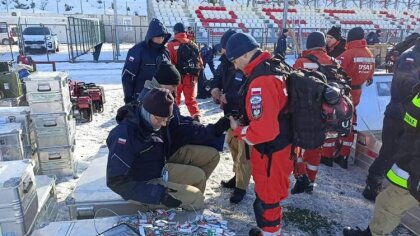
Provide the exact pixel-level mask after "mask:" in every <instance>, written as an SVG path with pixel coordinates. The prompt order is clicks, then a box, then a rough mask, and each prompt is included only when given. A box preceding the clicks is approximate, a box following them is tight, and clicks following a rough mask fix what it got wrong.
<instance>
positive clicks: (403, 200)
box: [369, 184, 419, 236]
mask: <svg viewBox="0 0 420 236" xmlns="http://www.w3.org/2000/svg"><path fill="white" fill-rule="evenodd" d="M417 205H419V202H418V201H417V200H416V199H415V198H414V197H413V196H412V195H411V194H410V192H408V190H406V189H403V188H400V187H398V186H395V185H393V184H391V185H389V186H388V187H387V188H386V189H385V190H383V191H382V192H381V193H380V194H379V195H378V196H377V197H376V201H375V210H374V213H373V218H372V220H371V221H370V223H369V228H370V231H371V233H372V235H373V236H383V235H389V234H390V233H391V232H392V231H393V230H394V229H395V227H397V226H398V224H399V223H400V221H401V218H402V217H403V216H404V214H405V213H406V212H407V211H408V210H410V209H411V208H413V207H415V206H417Z"/></svg>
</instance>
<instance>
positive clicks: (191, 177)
mask: <svg viewBox="0 0 420 236" xmlns="http://www.w3.org/2000/svg"><path fill="white" fill-rule="evenodd" d="M173 103H174V97H173V96H172V94H171V92H170V91H169V90H167V89H163V88H159V89H152V90H151V91H150V92H148V93H147V94H146V96H145V97H144V100H143V103H142V104H138V103H131V104H128V105H125V106H123V107H122V108H120V109H119V110H118V114H117V117H116V120H117V122H118V125H117V126H116V127H115V128H114V129H113V130H112V131H111V132H110V133H109V136H108V138H107V140H106V143H107V146H108V149H109V156H108V163H107V174H106V177H107V186H108V187H109V188H110V189H111V190H112V191H114V192H115V193H117V194H119V195H120V196H121V197H122V198H124V199H125V200H130V201H133V202H135V203H138V204H144V205H146V206H148V207H149V209H155V208H174V207H182V208H184V209H188V210H191V209H202V208H203V207H204V196H203V191H204V188H203V187H204V186H205V181H206V178H205V177H206V176H205V174H204V171H203V170H201V169H199V168H197V167H195V166H191V165H183V164H175V163H167V159H166V157H167V155H166V150H167V148H166V147H167V143H166V142H165V141H164V136H165V134H166V133H165V132H162V131H161V128H162V127H165V126H166V125H167V124H168V123H169V121H170V119H171V117H172V116H173V113H172V110H173ZM180 173H182V174H180Z"/></svg>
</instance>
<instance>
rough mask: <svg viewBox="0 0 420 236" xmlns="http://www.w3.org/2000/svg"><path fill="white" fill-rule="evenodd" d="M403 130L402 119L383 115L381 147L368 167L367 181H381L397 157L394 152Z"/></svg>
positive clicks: (396, 149)
mask: <svg viewBox="0 0 420 236" xmlns="http://www.w3.org/2000/svg"><path fill="white" fill-rule="evenodd" d="M403 131H404V125H403V120H398V119H394V118H390V117H386V116H385V118H384V121H383V126H382V147H381V150H380V151H379V155H378V157H377V158H376V159H375V161H374V162H373V163H372V165H371V166H370V167H369V174H368V177H367V180H366V181H367V183H372V182H373V183H382V180H383V178H384V176H385V174H386V172H387V171H388V170H389V169H391V167H392V165H393V164H394V163H395V162H396V161H397V159H398V155H395V154H396V153H397V151H398V145H399V142H400V138H401V136H402V134H403Z"/></svg>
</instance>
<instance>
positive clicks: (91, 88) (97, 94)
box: [86, 83, 105, 113]
mask: <svg viewBox="0 0 420 236" xmlns="http://www.w3.org/2000/svg"><path fill="white" fill-rule="evenodd" d="M86 90H87V93H88V94H89V97H90V98H92V103H93V109H94V111H95V112H98V113H102V112H103V111H104V103H105V92H104V88H103V87H102V86H97V85H96V84H94V83H88V84H86Z"/></svg>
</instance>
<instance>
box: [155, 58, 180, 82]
mask: <svg viewBox="0 0 420 236" xmlns="http://www.w3.org/2000/svg"><path fill="white" fill-rule="evenodd" d="M155 79H156V80H157V82H158V83H159V84H163V85H178V84H179V82H180V81H181V75H180V74H179V72H178V70H177V69H176V67H175V66H174V65H173V64H171V63H170V62H168V61H162V63H161V64H160V66H159V70H158V71H157V72H156V74H155Z"/></svg>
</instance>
